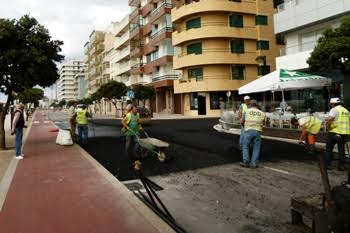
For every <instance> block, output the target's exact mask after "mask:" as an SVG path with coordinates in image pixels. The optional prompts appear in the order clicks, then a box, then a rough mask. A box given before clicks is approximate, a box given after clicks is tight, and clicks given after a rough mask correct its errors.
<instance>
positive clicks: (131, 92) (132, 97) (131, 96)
mask: <svg viewBox="0 0 350 233" xmlns="http://www.w3.org/2000/svg"><path fill="white" fill-rule="evenodd" d="M126 94H127V96H128V97H129V98H130V99H134V98H135V92H134V91H133V90H130V91H128V92H127V93H126Z"/></svg>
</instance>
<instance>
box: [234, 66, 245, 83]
mask: <svg viewBox="0 0 350 233" xmlns="http://www.w3.org/2000/svg"><path fill="white" fill-rule="evenodd" d="M232 79H234V80H244V79H245V67H244V65H232Z"/></svg>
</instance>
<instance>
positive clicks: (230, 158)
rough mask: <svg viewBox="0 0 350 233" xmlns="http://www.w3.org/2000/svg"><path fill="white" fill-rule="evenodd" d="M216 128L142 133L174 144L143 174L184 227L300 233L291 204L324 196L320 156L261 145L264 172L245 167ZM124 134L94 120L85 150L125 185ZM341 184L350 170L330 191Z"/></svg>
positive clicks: (208, 231) (165, 123)
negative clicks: (165, 158)
mask: <svg viewBox="0 0 350 233" xmlns="http://www.w3.org/2000/svg"><path fill="white" fill-rule="evenodd" d="M54 117H55V118H56V120H58V119H59V118H60V114H57V113H56V114H54ZM60 119H61V120H63V119H64V117H62V115H61V118H60ZM216 123H217V119H196V120H153V121H152V123H151V125H150V126H145V127H144V128H145V130H146V131H147V132H148V134H149V135H150V136H151V137H155V138H158V139H161V140H164V141H166V142H168V143H170V147H169V149H168V151H167V155H168V156H169V160H168V161H166V162H165V163H160V162H159V161H158V160H157V159H156V157H155V156H149V157H146V158H144V159H143V160H142V162H143V173H144V174H145V175H146V176H148V177H150V178H151V179H152V180H153V181H155V182H156V183H157V184H159V185H160V186H162V187H163V188H164V190H162V191H158V194H159V195H160V197H161V199H162V200H163V201H164V203H165V204H166V205H167V207H168V208H169V210H170V211H171V212H172V214H173V216H175V218H176V219H177V221H178V222H179V224H180V225H181V226H182V227H184V228H185V229H186V230H187V231H188V232H193V233H213V232H215V233H229V232H252V233H253V232H255V233H256V232H269V233H270V232H272V233H274V232H276V233H277V232H291V233H292V232H300V231H298V230H297V229H293V228H292V227H291V225H290V198H291V197H292V196H305V195H310V194H316V193H320V192H322V191H323V189H322V184H321V180H320V173H319V168H318V166H317V162H316V160H315V158H312V157H310V156H309V155H307V154H306V153H305V149H304V147H303V146H299V145H294V144H289V143H284V142H277V141H272V140H263V148H262V160H263V163H262V164H261V166H260V168H258V169H247V168H241V167H239V164H238V163H239V162H240V161H241V153H240V151H239V150H238V149H237V144H238V136H235V135H229V134H224V133H218V132H216V131H215V130H214V129H213V125H214V124H216ZM120 128H121V124H120V121H119V120H114V119H113V120H112V119H93V120H92V121H91V122H90V126H89V135H90V138H89V144H88V145H87V146H84V147H83V148H84V149H85V150H86V151H87V152H88V153H90V154H91V155H92V156H93V157H94V158H95V159H96V160H97V161H98V162H100V163H101V164H102V165H103V166H104V167H105V168H106V169H108V170H109V171H110V172H111V173H112V174H113V175H114V176H115V177H117V178H118V179H119V180H121V181H126V180H133V179H136V176H135V174H134V171H133V169H132V164H131V161H130V160H129V159H128V158H127V157H126V156H124V155H123V149H124V138H123V137H122V136H121V133H120ZM343 180H345V172H344V173H342V172H338V171H335V170H332V171H331V172H330V181H331V184H332V185H335V184H339V183H340V182H341V181H343Z"/></svg>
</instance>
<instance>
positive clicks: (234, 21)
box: [229, 14, 243, 28]
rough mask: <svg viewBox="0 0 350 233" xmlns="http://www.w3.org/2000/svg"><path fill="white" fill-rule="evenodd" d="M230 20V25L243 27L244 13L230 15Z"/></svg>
mask: <svg viewBox="0 0 350 233" xmlns="http://www.w3.org/2000/svg"><path fill="white" fill-rule="evenodd" d="M229 20H230V27H238V28H242V27H243V15H236V14H234V15H230V17H229Z"/></svg>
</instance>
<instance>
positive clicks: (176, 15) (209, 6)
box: [171, 0, 256, 22]
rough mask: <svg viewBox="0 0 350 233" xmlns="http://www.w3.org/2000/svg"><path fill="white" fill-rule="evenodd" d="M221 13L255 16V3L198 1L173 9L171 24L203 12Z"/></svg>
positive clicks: (246, 0) (252, 1) (250, 1)
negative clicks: (239, 13)
mask: <svg viewBox="0 0 350 233" xmlns="http://www.w3.org/2000/svg"><path fill="white" fill-rule="evenodd" d="M210 11H223V12H241V13H245V14H256V1H255V0H245V1H242V2H232V1H229V0H200V1H198V2H192V3H190V4H186V5H182V6H179V7H176V8H173V9H172V11H171V17H172V19H173V22H176V21H177V20H179V19H181V18H183V17H186V16H189V15H193V14H198V13H203V12H210Z"/></svg>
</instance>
